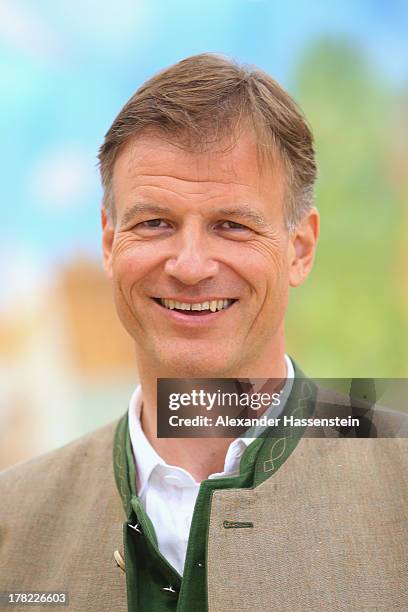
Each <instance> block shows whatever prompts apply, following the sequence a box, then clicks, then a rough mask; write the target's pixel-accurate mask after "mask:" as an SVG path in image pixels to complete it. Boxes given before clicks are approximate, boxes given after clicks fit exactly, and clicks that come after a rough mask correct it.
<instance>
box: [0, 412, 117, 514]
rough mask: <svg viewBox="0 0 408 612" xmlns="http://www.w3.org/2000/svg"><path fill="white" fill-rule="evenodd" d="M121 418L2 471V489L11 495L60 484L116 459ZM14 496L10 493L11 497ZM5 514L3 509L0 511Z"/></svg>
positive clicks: (0, 477) (0, 486) (99, 469)
mask: <svg viewBox="0 0 408 612" xmlns="http://www.w3.org/2000/svg"><path fill="white" fill-rule="evenodd" d="M117 424H118V421H114V422H112V423H109V424H108V425H105V426H103V427H100V428H98V429H96V430H95V431H92V432H90V433H88V434H86V435H84V436H82V437H80V438H78V439H76V440H74V441H72V442H69V443H68V444H66V445H65V446H62V447H61V448H58V449H56V450H53V451H50V452H48V453H46V454H44V455H40V456H39V457H36V458H34V459H31V460H30V461H25V462H23V463H19V464H17V465H15V466H12V467H10V468H7V469H6V470H3V471H2V472H0V491H2V493H3V494H4V495H6V496H7V497H9V496H12V495H13V493H21V494H23V492H24V491H25V487H29V488H30V490H33V491H36V495H37V496H38V494H39V493H40V491H41V489H43V488H48V489H50V488H51V489H53V488H54V487H58V485H59V484H60V483H61V481H62V480H64V481H65V482H66V480H67V479H68V481H71V480H72V481H74V480H75V479H77V478H78V476H79V474H80V473H83V472H85V471H92V472H99V471H101V470H104V469H106V467H107V465H110V464H111V463H112V447H113V438H114V433H115V429H116V427H117ZM9 499H10V497H9ZM0 514H1V512H0Z"/></svg>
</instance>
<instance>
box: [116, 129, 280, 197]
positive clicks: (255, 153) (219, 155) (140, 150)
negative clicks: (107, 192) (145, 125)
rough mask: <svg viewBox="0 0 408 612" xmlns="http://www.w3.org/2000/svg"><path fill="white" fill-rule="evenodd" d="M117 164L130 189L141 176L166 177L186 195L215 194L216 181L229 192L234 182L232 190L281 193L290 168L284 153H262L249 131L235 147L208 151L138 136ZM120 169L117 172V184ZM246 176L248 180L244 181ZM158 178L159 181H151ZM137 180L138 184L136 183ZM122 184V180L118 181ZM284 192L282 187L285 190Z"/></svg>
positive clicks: (135, 185)
mask: <svg viewBox="0 0 408 612" xmlns="http://www.w3.org/2000/svg"><path fill="white" fill-rule="evenodd" d="M115 167H116V168H115V169H116V170H118V169H119V168H120V174H121V180H122V179H123V176H124V175H123V171H124V173H125V176H126V177H127V178H128V179H129V182H131V183H133V185H130V184H127V185H126V186H125V188H126V187H127V188H128V189H130V190H131V191H133V189H137V188H138V187H139V186H140V183H141V184H143V179H147V182H148V180H149V178H153V179H154V178H155V177H156V178H157V179H159V180H160V178H163V179H164V180H165V182H167V180H168V181H169V182H168V186H169V191H171V190H172V188H173V187H174V191H175V192H177V190H178V189H181V191H182V192H185V193H186V195H197V196H199V195H210V192H211V193H213V194H214V195H216V192H217V191H218V185H219V186H222V188H221V189H220V193H221V192H222V191H223V192H224V194H225V192H226V188H227V187H228V186H230V188H231V189H228V191H231V195H233V193H234V191H235V189H234V187H236V188H238V189H239V188H242V189H243V190H245V191H246V192H247V193H246V194H245V195H250V194H249V193H248V192H249V191H250V192H251V193H252V195H257V194H261V193H262V192H264V193H265V189H266V190H267V191H266V193H268V192H269V193H270V194H271V193H272V192H271V189H272V190H273V191H274V192H275V193H276V194H277V193H278V192H281V189H280V187H282V188H284V185H283V183H284V182H286V181H285V178H286V176H285V175H286V171H285V170H284V164H283V161H282V160H281V158H280V155H279V154H278V153H277V152H276V151H275V152H274V153H273V154H272V151H271V150H268V152H267V154H265V155H260V154H259V147H258V146H257V144H256V142H255V141H254V138H253V137H252V136H251V135H249V136H248V135H247V134H246V135H243V136H242V137H241V139H240V140H238V141H235V145H234V146H233V147H225V146H224V147H221V145H220V146H218V147H217V148H213V149H211V150H208V151H198V152H190V151H186V150H185V149H184V148H183V147H182V146H181V145H177V143H173V142H168V141H166V140H164V139H163V138H158V137H152V136H150V137H148V136H147V135H145V136H144V137H142V136H138V137H137V138H134V139H132V140H131V141H129V142H128V143H126V144H125V145H124V147H123V149H122V150H121V152H120V154H119V155H118V158H117V160H116V164H115ZM117 175H118V173H117V172H114V184H113V187H114V188H115V186H116V184H117V182H118V181H117V180H115V178H116V179H118V176H117ZM138 179H139V180H138ZM242 181H245V182H242ZM153 182H155V181H153ZM138 183H139V185H138ZM117 186H118V187H119V185H117ZM165 189H167V186H165ZM281 193H282V192H281Z"/></svg>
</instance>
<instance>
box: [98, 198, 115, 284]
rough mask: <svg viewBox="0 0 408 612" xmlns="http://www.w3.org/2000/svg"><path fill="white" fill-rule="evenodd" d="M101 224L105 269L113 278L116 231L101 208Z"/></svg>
mask: <svg viewBox="0 0 408 612" xmlns="http://www.w3.org/2000/svg"><path fill="white" fill-rule="evenodd" d="M101 223H102V252H103V267H104V268H105V272H106V274H107V275H108V277H109V278H112V245H113V239H114V236H115V230H114V228H113V227H112V223H111V221H110V219H109V217H108V215H107V214H106V211H105V208H104V207H103V206H102V208H101Z"/></svg>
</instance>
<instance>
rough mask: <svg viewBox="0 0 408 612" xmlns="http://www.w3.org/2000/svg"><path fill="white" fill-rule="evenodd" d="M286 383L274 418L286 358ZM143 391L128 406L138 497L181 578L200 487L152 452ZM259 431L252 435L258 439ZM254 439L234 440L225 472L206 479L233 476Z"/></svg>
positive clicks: (290, 372) (290, 368)
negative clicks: (143, 422) (143, 417)
mask: <svg viewBox="0 0 408 612" xmlns="http://www.w3.org/2000/svg"><path fill="white" fill-rule="evenodd" d="M285 360H286V368H287V376H286V378H287V381H286V384H285V387H284V388H283V391H282V396H281V402H280V404H279V405H278V406H275V407H271V408H269V409H268V411H267V413H266V414H267V415H268V416H270V417H272V418H273V417H275V418H276V417H277V416H279V414H280V413H281V411H282V410H283V407H284V405H285V402H286V399H287V397H288V396H289V394H290V392H291V389H292V385H293V378H294V369H293V365H292V362H291V360H290V359H289V357H288V356H287V355H285ZM141 408H142V391H141V387H140V385H139V386H138V387H137V388H136V390H135V392H134V393H133V395H132V398H131V400H130V405H129V434H130V441H131V444H132V449H133V456H134V458H135V466H136V471H137V475H138V481H139V490H138V495H139V498H140V501H141V503H142V506H143V508H144V509H145V511H146V513H147V515H148V516H149V518H150V520H151V521H152V523H153V526H154V528H155V531H156V535H157V542H158V546H159V550H160V552H161V553H162V555H163V556H164V557H165V558H166V559H167V560H168V561H169V563H171V565H172V566H173V567H174V568H175V569H176V570H177V571H178V573H179V574H180V575H181V574H182V573H183V568H184V561H185V558H186V552H187V543H188V537H189V533H190V525H191V519H192V516H193V511H194V506H195V502H196V499H197V495H198V491H199V488H200V483H199V482H196V481H195V480H194V478H193V477H192V475H191V474H190V473H189V472H188V471H187V470H185V469H183V468H181V467H177V466H176V465H168V464H167V463H166V462H165V461H164V460H163V459H162V458H161V457H160V456H159V455H158V454H157V453H156V451H155V450H154V448H153V447H152V445H151V444H150V442H149V441H148V439H147V438H146V436H145V434H144V432H143V430H142V427H141V424H140V412H141ZM259 433H260V431H254V434H255V435H259ZM255 439H256V438H254V437H241V438H236V439H235V440H234V441H233V442H231V444H230V445H229V447H228V450H227V454H226V456H225V462H224V471H223V472H220V473H215V474H210V476H209V477H208V478H209V479H213V478H222V477H225V476H236V475H237V474H239V463H240V460H241V457H242V455H243V453H244V450H245V449H246V447H247V446H249V445H250V444H251V442H253V441H254V440H255Z"/></svg>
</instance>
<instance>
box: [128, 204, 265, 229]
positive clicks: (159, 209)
mask: <svg viewBox="0 0 408 612" xmlns="http://www.w3.org/2000/svg"><path fill="white" fill-rule="evenodd" d="M171 212H172V209H171V208H169V207H168V206H160V205H158V204H146V203H143V202H138V203H136V204H133V205H132V206H131V207H130V208H128V209H127V210H126V211H125V212H124V214H123V217H122V220H121V226H124V225H126V224H127V223H129V222H130V221H132V219H133V218H134V217H135V215H137V214H140V213H149V214H154V215H162V214H169V213H171ZM212 212H213V213H216V214H217V215H222V216H225V217H239V218H240V219H247V220H248V221H252V223H254V224H255V225H257V226H258V227H265V226H266V225H267V222H266V220H265V218H264V217H263V216H262V215H261V214H259V213H258V212H256V211H254V210H252V208H251V207H250V206H248V205H247V204H243V205H241V206H231V207H227V208H217V209H216V210H213V211H212Z"/></svg>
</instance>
